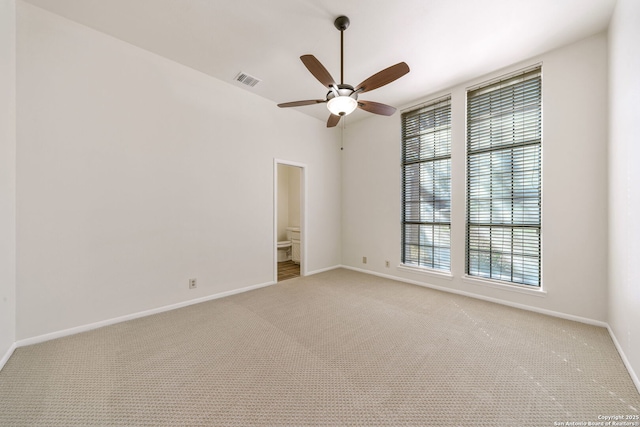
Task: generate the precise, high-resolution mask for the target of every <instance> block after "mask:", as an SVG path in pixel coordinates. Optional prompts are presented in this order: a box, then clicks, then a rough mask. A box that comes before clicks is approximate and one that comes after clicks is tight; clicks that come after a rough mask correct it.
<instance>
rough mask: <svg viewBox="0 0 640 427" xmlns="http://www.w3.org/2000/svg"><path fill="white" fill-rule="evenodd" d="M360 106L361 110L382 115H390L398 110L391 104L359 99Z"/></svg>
mask: <svg viewBox="0 0 640 427" xmlns="http://www.w3.org/2000/svg"><path fill="white" fill-rule="evenodd" d="M358 107H359V108H360V109H361V110H364V111H368V112H370V113H373V114H380V115H382V116H390V115H392V114H393V113H395V112H396V109H395V107H392V106H391V105H386V104H381V103H379V102H373V101H358Z"/></svg>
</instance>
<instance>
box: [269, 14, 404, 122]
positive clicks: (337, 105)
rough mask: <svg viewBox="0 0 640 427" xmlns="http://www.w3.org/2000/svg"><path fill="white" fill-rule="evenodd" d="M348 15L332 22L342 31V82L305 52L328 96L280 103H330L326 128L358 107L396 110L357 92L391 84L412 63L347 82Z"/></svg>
mask: <svg viewBox="0 0 640 427" xmlns="http://www.w3.org/2000/svg"><path fill="white" fill-rule="evenodd" d="M349 23H350V21H349V18H347V17H346V16H339V17H338V18H336V20H335V21H334V23H333V25H335V27H336V28H337V29H338V30H339V31H340V84H336V82H335V81H334V79H333V77H331V74H330V73H329V72H328V71H327V69H326V68H325V67H324V66H323V65H322V64H321V63H320V61H318V60H317V59H316V57H315V56H313V55H302V56H301V57H300V60H301V61H302V63H303V64H304V65H305V67H307V69H308V70H309V72H310V73H311V74H313V76H314V77H315V78H316V79H318V81H319V82H320V83H322V84H323V85H324V86H326V87H327V88H328V89H329V92H327V95H326V97H325V99H310V100H306V101H294V102H285V103H283V104H278V107H280V108H286V107H301V106H303V105H313V104H323V103H326V104H327V108H328V109H329V111H330V112H331V115H330V116H329V120H327V127H328V128H330V127H334V126H336V125H337V124H338V122H339V121H340V119H341V118H342V116H346V115H348V114H351V113H352V112H353V111H354V110H355V109H356V108H360V109H361V110H364V111H368V112H370V113H374V114H381V115H383V116H390V115H392V114H393V113H395V111H396V109H395V108H394V107H391V106H390V105H385V104H381V103H379V102H373V101H363V100H358V95H359V94H361V93H364V92H369V91H372V90H374V89H377V88H379V87H381V86H384V85H386V84H389V83H391V82H393V81H395V80H397V79H399V78H400V77H402V76H404V75H405V74H407V73H408V72H409V66H408V65H407V64H406V63H404V62H399V63H397V64H396V65H392V66H391V67H389V68H385V69H384V70H382V71H380V72H378V73H376V74H374V75H372V76H371V77H369V78H368V79H366V80H364V81H363V82H362V83H360V84H359V85H358V86H356V87H355V88H354V87H353V86H351V85H348V84H345V83H344V30H346V29H347V28H349Z"/></svg>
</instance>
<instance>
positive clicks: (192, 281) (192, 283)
mask: <svg viewBox="0 0 640 427" xmlns="http://www.w3.org/2000/svg"><path fill="white" fill-rule="evenodd" d="M197 287H198V284H197V282H196V279H189V289H195V288H197Z"/></svg>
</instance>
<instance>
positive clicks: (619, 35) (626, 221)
mask: <svg viewBox="0 0 640 427" xmlns="http://www.w3.org/2000/svg"><path fill="white" fill-rule="evenodd" d="M639 23H640V2H638V1H637V0H618V2H617V4H616V9H615V12H614V14H613V18H612V20H611V24H610V27H609V77H610V79H609V82H610V83H609V95H610V96H609V109H610V111H609V126H610V131H609V144H610V147H609V245H610V246H609V325H610V327H611V330H612V331H613V333H614V335H615V337H616V339H617V341H618V343H619V345H620V347H621V348H622V351H623V352H624V354H625V355H626V358H627V362H628V364H629V365H630V366H631V367H632V369H633V371H635V378H634V380H635V381H636V386H637V387H638V389H639V390H640V381H638V374H640V270H639V267H640V224H638V220H639V218H640V167H639V166H638V165H639V164H640V98H639V95H640V83H638V74H639V73H640V45H639V44H638V40H640V25H638V24H639Z"/></svg>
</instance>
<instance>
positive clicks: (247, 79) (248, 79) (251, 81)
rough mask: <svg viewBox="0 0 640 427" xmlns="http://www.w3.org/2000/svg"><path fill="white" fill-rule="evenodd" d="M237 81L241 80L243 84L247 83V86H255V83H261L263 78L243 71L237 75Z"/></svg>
mask: <svg viewBox="0 0 640 427" xmlns="http://www.w3.org/2000/svg"><path fill="white" fill-rule="evenodd" d="M236 81H239V82H240V83H242V84H243V85H247V86H251V87H254V86H255V85H257V84H258V83H260V82H261V81H262V80H260V79H258V78H256V77H253V76H250V75H249V74H247V73H243V72H242V71H241V72H239V73H238V75H237V76H236Z"/></svg>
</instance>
